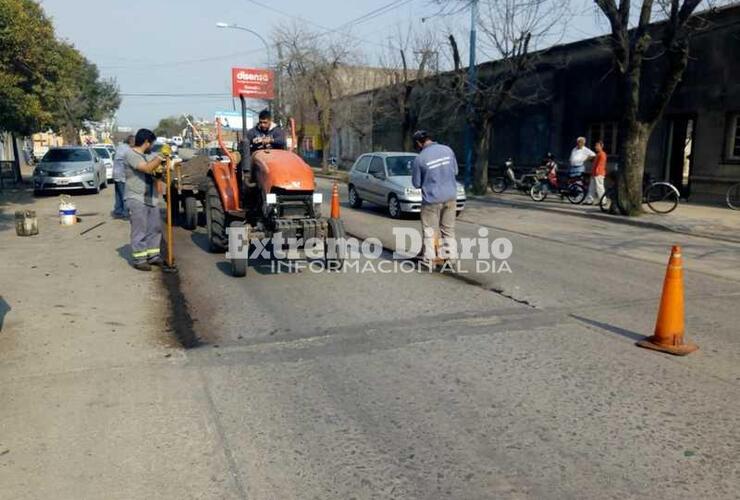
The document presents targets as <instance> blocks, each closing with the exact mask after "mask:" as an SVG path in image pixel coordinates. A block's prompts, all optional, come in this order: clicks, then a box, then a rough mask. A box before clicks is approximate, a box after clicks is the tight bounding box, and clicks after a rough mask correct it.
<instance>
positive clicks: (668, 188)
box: [599, 175, 681, 214]
mask: <svg viewBox="0 0 740 500" xmlns="http://www.w3.org/2000/svg"><path fill="white" fill-rule="evenodd" d="M642 185H643V191H642V202H643V203H645V204H647V206H648V207H650V210H652V211H653V212H655V213H656V214H669V213H671V212H673V211H674V210H675V209H676V207H677V206H678V200H679V198H680V197H681V194H680V193H679V191H678V189H676V186H674V185H673V184H671V183H670V182H666V181H658V182H656V181H653V179H652V177H651V176H649V175H646V176H645V178H644V179H643V182H642ZM615 201H616V203H617V206H618V207H619V209H620V211H621V210H622V206H621V205H620V204H619V184H618V183H617V182H616V181H615V182H614V184H613V185H612V186H611V187H610V188H609V189H607V190H606V192H605V193H604V195H603V196H602V197H601V199H600V200H599V208H600V209H601V211H602V212H604V213H609V212H610V211H611V208H612V203H614V202H615Z"/></svg>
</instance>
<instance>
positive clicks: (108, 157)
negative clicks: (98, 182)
mask: <svg viewBox="0 0 740 500" xmlns="http://www.w3.org/2000/svg"><path fill="white" fill-rule="evenodd" d="M93 151H95V153H96V154H97V155H98V157H99V158H100V161H101V162H103V165H104V166H105V179H106V181H112V180H113V153H111V151H110V149H108V147H107V145H105V144H102V145H100V146H93Z"/></svg>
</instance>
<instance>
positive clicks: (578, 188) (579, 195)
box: [568, 183, 586, 205]
mask: <svg viewBox="0 0 740 500" xmlns="http://www.w3.org/2000/svg"><path fill="white" fill-rule="evenodd" d="M585 199H586V189H585V188H584V187H583V185H582V184H580V183H576V184H571V185H570V186H569V187H568V201H569V202H571V203H572V204H574V205H578V204H580V203H583V200H585Z"/></svg>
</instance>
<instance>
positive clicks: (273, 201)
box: [265, 193, 277, 205]
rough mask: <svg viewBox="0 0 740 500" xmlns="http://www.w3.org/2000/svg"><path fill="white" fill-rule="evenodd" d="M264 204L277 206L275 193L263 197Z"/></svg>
mask: <svg viewBox="0 0 740 500" xmlns="http://www.w3.org/2000/svg"><path fill="white" fill-rule="evenodd" d="M265 203H267V204H268V205H277V195H276V194H275V193H268V194H267V195H265Z"/></svg>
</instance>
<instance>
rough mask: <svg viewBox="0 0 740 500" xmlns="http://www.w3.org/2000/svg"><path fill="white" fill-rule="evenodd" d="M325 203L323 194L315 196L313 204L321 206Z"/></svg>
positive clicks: (315, 194)
mask: <svg viewBox="0 0 740 500" xmlns="http://www.w3.org/2000/svg"><path fill="white" fill-rule="evenodd" d="M323 202H324V195H323V194H322V193H314V194H313V204H314V205H321V204H322V203H323Z"/></svg>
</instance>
